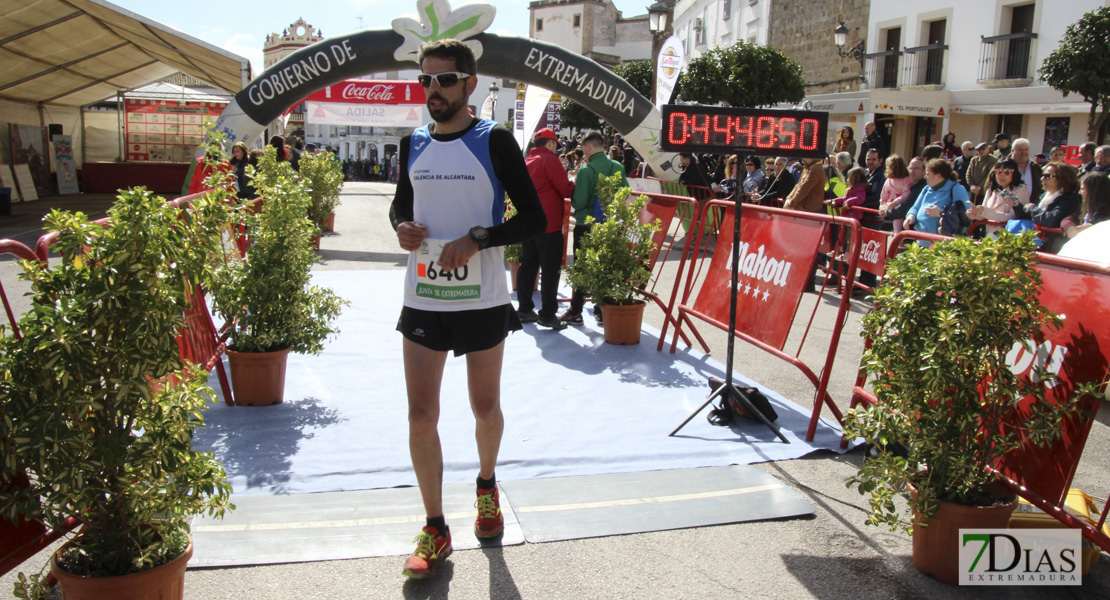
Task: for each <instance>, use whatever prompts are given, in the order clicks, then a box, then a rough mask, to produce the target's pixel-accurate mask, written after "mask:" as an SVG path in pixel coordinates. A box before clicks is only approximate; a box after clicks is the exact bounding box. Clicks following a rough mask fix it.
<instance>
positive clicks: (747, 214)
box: [694, 208, 824, 350]
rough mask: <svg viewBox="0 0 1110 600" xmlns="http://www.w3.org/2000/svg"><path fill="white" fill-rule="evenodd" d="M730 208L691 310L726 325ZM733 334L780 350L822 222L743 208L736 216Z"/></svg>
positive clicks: (730, 230)
mask: <svg viewBox="0 0 1110 600" xmlns="http://www.w3.org/2000/svg"><path fill="white" fill-rule="evenodd" d="M732 215H733V210H732V209H731V208H730V209H729V210H728V211H727V212H726V213H725V216H724V218H723V219H722V221H721V225H720V229H719V232H720V233H718V235H717V243H716V247H715V248H714V250H713V260H712V261H711V262H710V263H709V271H708V274H707V275H706V278H705V283H704V284H703V285H702V287H701V289H700V290H699V291H698V297H697V298H696V299H695V301H694V310H695V311H697V312H699V313H702V314H704V315H706V316H708V317H710V318H712V319H715V320H717V321H720V322H722V323H728V311H729V294H730V293H731V289H730V288H731V285H730V283H729V278H730V277H731V275H732V235H733V233H732V231H733V221H732ZM741 219H742V221H741V225H742V227H741V228H740V263H739V268H738V275H737V280H736V281H737V294H736V306H737V309H736V331H739V332H741V333H745V334H747V335H750V336H752V337H754V338H756V339H758V340H760V341H762V342H764V343H766V344H768V345H771V346H774V347H775V348H778V349H780V350H781V349H782V347H783V345H784V344H785V343H786V338H787V336H788V335H789V333H790V325H791V324H792V323H793V322H794V314H795V312H797V309H798V303H799V302H800V301H801V299H802V290H803V289H804V288H805V284H806V279H808V278H809V274H810V270H811V269H812V267H813V261H814V260H815V258H816V255H817V243H818V241H820V239H821V229H822V227H823V225H824V223H821V222H820V221H815V220H809V219H805V218H801V217H792V216H789V215H784V214H773V215H772V214H769V213H766V212H756V211H750V210H745V211H743V213H742V215H741Z"/></svg>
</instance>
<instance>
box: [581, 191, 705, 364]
mask: <svg viewBox="0 0 1110 600" xmlns="http://www.w3.org/2000/svg"><path fill="white" fill-rule="evenodd" d="M632 195H633V196H636V197H639V196H647V198H648V202H647V205H646V206H645V207H644V211H643V212H642V213H641V214H640V222H641V223H647V222H650V221H654V220H655V219H659V230H658V231H656V232H655V234H654V235H653V236H652V241H653V242H655V249H654V250H652V253H651V255H650V257H649V258H648V265H647V268H648V270H650V271H651V279H649V280H648V283H647V285H645V286H644V288H643V289H641V290H640V293H642V294H643V295H644V296H645V297H646V298H648V299H649V300H651V301H652V302H654V303H655V305H656V306H658V307H659V308H660V309H661V310H662V311H663V330H662V332H661V333H660V335H659V343H658V345H657V346H656V348H655V349H656V350H662V349H663V340H664V339H666V335H667V329H668V328H669V327H670V326H671V325H673V324H677V321H676V319H675V315H674V305H675V302H676V301H677V299H678V290H679V287H680V286H681V282H682V274H683V268H684V267H685V265H686V263H687V258H688V257H689V256H690V255H692V254H693V245H692V244H690V243H686V242H688V241H689V240H690V239H692V237H693V236H690V235H684V234H683V232H684V227H685V226H686V225H685V224H686V222H687V221H686V217H685V216H684V215H693V218H694V220H695V222H697V219H698V216H699V215H700V212H699V210H700V209H699V208H698V203H697V202H696V201H695V200H694V199H693V198H689V197H686V196H674V195H671V194H656V193H652V192H633V194H632ZM567 202H569V200H568V201H567ZM676 217H677V218H676ZM566 218H567V219H568V220H569V218H570V217H569V210H568V215H567V217H566ZM563 231H564V238H563V248H564V253H563V254H564V257H565V256H566V252H565V249H566V248H567V247H568V245H567V237H566V233H567V232H568V231H569V225H567V226H566V228H564V230H563ZM680 240H683V241H684V243H683V247H682V251H681V255H680V260H679V266H678V272H677V273H676V274H675V280H674V285H673V286H672V288H671V295H670V298H669V299H668V300H667V301H666V302H664V301H663V299H662V297H661V296H660V295H659V294H660V292H657V291H656V289H657V286H658V284H659V282H660V281H661V280H662V277H663V269H664V267H665V266H666V264H667V259H668V258H669V257H670V256H671V253H672V251H674V250H675V244H676V243H677V242H679V241H680ZM660 256H662V260H660V259H659V258H660ZM569 301H570V298H559V302H569ZM681 335H682V340H683V341H684V342H686V344H687V345H689V344H690V340H689V338H687V337H686V334H685V333H683V334H681ZM703 346H704V342H703ZM706 351H708V347H706Z"/></svg>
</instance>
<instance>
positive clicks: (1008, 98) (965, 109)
mask: <svg viewBox="0 0 1110 600" xmlns="http://www.w3.org/2000/svg"><path fill="white" fill-rule="evenodd" d="M952 110H953V111H955V112H956V114H965V115H1031V114H1061V115H1068V114H1077V113H1078V114H1087V113H1089V112H1091V105H1090V104H1088V103H1086V102H1084V101H1083V98H1082V97H1081V96H1076V95H1074V94H1072V95H1070V96H1068V97H1067V98H1064V96H1063V94H1061V93H1060V92H1057V91H1056V90H1054V89H1052V88H1050V87H1048V86H1043V85H1039V86H1029V87H1022V88H1000V89H984V90H955V91H953V92H952Z"/></svg>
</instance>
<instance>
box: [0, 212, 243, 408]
mask: <svg viewBox="0 0 1110 600" xmlns="http://www.w3.org/2000/svg"><path fill="white" fill-rule="evenodd" d="M202 194H204V192H200V193H197V194H191V195H188V196H182V197H180V198H177V199H175V200H171V201H169V202H168V204H169V205H171V206H173V207H175V208H178V209H181V210H184V209H185V208H187V207H188V206H189V202H190V201H191V200H193V199H195V198H197V197H198V196H201V195H202ZM261 206H262V200H261V199H255V200H251V201H250V202H248V203H247V207H248V210H252V211H257V210H261ZM96 223H99V224H101V225H109V224H110V223H111V220H110V218H109V217H105V218H103V219H98V220H97V221H96ZM57 240H58V232H55V231H52V232H48V233H46V234H44V235H43V236H42V237H40V238H39V239H38V241H37V242H36V243H35V252H34V254H35V256H36V257H37V259H38V260H39V261H40V262H42V264H43V265H45V264H47V260H48V259H49V256H50V248H51V246H53V244H54V242H56V241H57ZM235 242H236V245H237V247H238V251H239V253H240V256H242V255H243V254H244V253H245V252H246V247H247V245H248V243H249V238H248V237H247V235H246V232H245V231H244V230H243V229H242V228H241V227H240V228H239V230H238V236H237V237H236V240H235ZM188 296H189V305H190V306H189V308H188V309H186V310H185V315H184V316H185V324H184V325H183V326H182V328H181V329H180V330H179V331H178V338H177V347H178V352H179V356H180V357H181V359H182V360H188V361H189V362H192V363H193V364H196V365H201V366H202V367H203V368H204V370H206V371H212V369H215V370H216V376H217V377H218V378H219V381H220V391H221V392H223V395H224V402H225V403H227V405H228V406H232V405H234V400H233V399H232V395H231V385H230V383H229V381H228V378H227V372H226V370H225V369H224V363H223V360H222V356H223V353H224V350H226V345H225V344H224V340H223V339H222V337H221V336H220V334H219V332H217V331H216V326H215V323H213V321H212V315H211V314H210V313H209V312H208V305H207V304H206V303H205V301H204V291H203V290H202V289H201V288H200V286H196V287H195V288H194V289H193V290H191V291H189V292H188ZM6 303H7V301H6V299H5V304H6Z"/></svg>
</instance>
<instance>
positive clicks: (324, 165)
mask: <svg viewBox="0 0 1110 600" xmlns="http://www.w3.org/2000/svg"><path fill="white" fill-rule="evenodd" d="M298 174H299V175H300V176H301V179H302V180H303V181H304V183H305V190H306V191H307V192H308V198H309V205H308V217H309V218H310V219H312V222H313V223H316V226H317V227H319V228H320V231H332V230H334V229H335V207H336V206H339V191H340V190H341V189H342V188H343V166H342V165H341V164H340V163H339V161H337V160H335V157H334V155H333V154H331V153H330V152H324V151H321V152H316V153H314V154H308V153H305V154H302V155H301V162H300V170H299V171H298ZM317 248H319V237H317Z"/></svg>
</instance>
